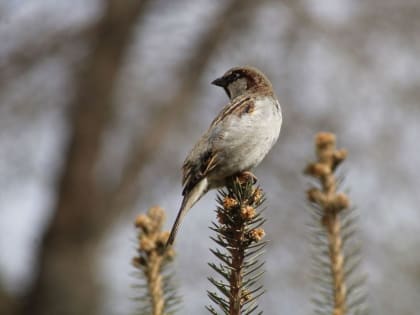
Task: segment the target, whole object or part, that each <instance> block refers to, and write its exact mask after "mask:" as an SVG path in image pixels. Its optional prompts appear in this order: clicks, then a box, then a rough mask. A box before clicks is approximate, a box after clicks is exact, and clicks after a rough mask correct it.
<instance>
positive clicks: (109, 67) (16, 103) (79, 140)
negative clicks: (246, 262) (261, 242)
mask: <svg viewBox="0 0 420 315" xmlns="http://www.w3.org/2000/svg"><path fill="white" fill-rule="evenodd" d="M419 30H420V2H419V1H416V0H405V1H400V0H364V1H360V0H359V1H350V0H341V1H337V0H324V1H310V0H288V1H286V0H285V1H274V0H273V1H270V0H267V1H255V0H231V1H222V0H218V1H205V0H179V1H169V0H157V1H147V0H144V1H134V0H124V1H121V0H102V1H101V0H90V1H83V0H74V1H66V0H32V1H29V0H26V1H25V0H3V1H1V2H0V313H1V314H11V315H14V314H35V315H37V314H39V315H40V314H43V315H45V314H46V315H50V314H51V315H57V314H60V315H61V314H64V315H66V314H105V315H117V314H132V313H133V311H134V309H135V307H136V304H135V303H134V302H133V301H131V298H132V297H135V296H136V292H135V290H133V289H132V288H131V287H130V286H131V285H133V284H135V283H136V281H137V280H136V279H135V278H134V277H133V275H132V272H133V268H132V267H131V265H130V261H131V258H132V257H133V255H134V254H135V245H136V244H135V237H136V236H135V230H134V227H133V221H134V218H135V217H136V215H137V214H139V213H142V212H145V211H146V210H147V209H148V208H149V207H150V206H153V205H156V204H158V205H160V206H162V207H164V208H165V209H166V210H167V212H168V222H167V227H168V228H169V227H170V224H171V223H172V221H173V219H174V217H175V215H176V212H177V210H178V207H179V204H180V202H181V171H180V167H181V165H182V162H183V159H184V157H185V156H186V154H187V152H188V150H189V149H190V148H191V147H192V145H193V144H194V143H195V141H196V140H197V139H198V137H199V136H200V134H201V133H202V132H204V131H205V130H206V129H207V127H208V125H209V123H210V122H211V120H212V119H213V117H214V116H215V115H216V113H217V112H218V111H219V110H220V109H221V108H222V106H224V105H225V104H226V102H227V97H226V95H225V94H224V92H223V90H222V89H220V88H217V87H214V86H211V85H210V84H209V82H211V81H212V80H213V79H215V78H216V77H218V76H220V75H221V74H223V73H224V72H225V71H226V70H227V69H228V68H230V67H232V66H236V65H243V64H250V65H254V66H257V67H258V68H260V69H261V70H263V71H264V72H265V73H266V74H267V76H268V77H269V78H270V79H271V80H272V82H273V85H274V87H275V90H276V93H277V94H278V96H279V99H280V102H281V104H282V108H283V115H284V123H283V128H282V132H281V136H280V139H279V142H278V144H277V145H276V146H275V148H274V149H273V150H272V152H271V153H270V154H269V156H268V157H267V158H266V159H265V161H264V162H263V163H262V164H261V165H260V167H258V168H257V169H256V171H255V174H256V175H257V176H258V178H259V180H260V184H261V185H262V187H263V189H264V190H265V192H266V194H267V198H268V202H267V207H268V209H267V211H266V212H265V216H266V217H267V219H268V222H267V225H266V232H267V239H269V240H270V243H269V246H268V249H267V253H266V259H267V265H266V269H267V274H266V276H265V280H264V285H265V288H266V290H267V293H266V294H265V295H264V296H263V297H262V300H261V307H262V309H264V310H265V312H266V313H267V314H296V315H304V314H310V313H311V310H312V307H311V304H310V297H311V279H310V276H311V273H310V268H311V263H310V248H309V245H308V240H307V238H308V230H307V227H306V226H305V224H306V223H307V222H308V220H309V215H308V213H307V212H306V210H305V200H304V198H305V193H304V191H305V189H306V188H307V184H306V179H305V178H304V177H303V176H302V169H303V168H304V166H305V165H306V163H307V162H308V161H310V160H312V159H313V158H314V156H313V137H314V135H315V133H316V132H318V131H321V130H324V131H331V132H334V133H335V134H336V135H337V137H338V146H339V147H345V148H347V149H348V150H349V152H350V156H349V159H348V160H347V161H346V163H345V166H344V168H345V169H346V181H345V185H344V186H345V187H348V188H350V197H351V200H352V203H353V204H355V205H357V208H358V211H359V213H360V222H359V223H360V233H359V238H360V239H361V241H362V243H363V253H364V256H363V270H364V272H365V273H366V274H367V275H368V282H367V291H368V294H369V304H370V309H371V312H372V314H384V315H391V314H392V315H393V314H400V315H410V314H417V312H418V309H420V299H419V296H420V251H419V250H418V249H419V248H420V206H419V205H420V194H419V187H420V140H419V139H420V66H419V56H420V37H419ZM214 197H215V193H214V192H212V193H209V194H208V195H207V196H206V197H205V198H204V199H203V200H202V201H201V202H200V203H198V204H197V205H196V206H195V207H194V209H193V210H192V211H191V212H190V214H189V216H188V217H187V218H186V220H185V221H184V224H183V226H182V229H181V231H180V233H179V237H178V240H177V244H176V247H177V252H178V257H177V261H176V263H175V268H176V272H177V278H178V281H179V285H180V293H181V294H182V295H183V296H184V309H183V311H182V312H181V313H183V314H206V312H207V311H206V310H205V309H204V305H206V304H208V303H209V301H208V299H207V296H206V290H207V289H210V288H211V286H210V284H209V283H208V281H207V280H206V276H207V275H209V274H210V268H209V267H208V266H207V262H208V261H214V258H213V257H212V256H211V255H210V253H209V250H208V248H209V246H212V244H211V241H210V240H209V238H208V237H209V235H210V231H209V230H208V229H207V226H208V225H209V222H210V221H211V220H213V219H214V216H215V215H214V212H213V211H212V210H213V209H214V208H215V201H214Z"/></svg>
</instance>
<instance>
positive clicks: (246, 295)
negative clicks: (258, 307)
mask: <svg viewBox="0 0 420 315" xmlns="http://www.w3.org/2000/svg"><path fill="white" fill-rule="evenodd" d="M251 299H252V294H251V292H249V291H248V290H245V289H244V290H242V292H241V302H242V303H245V302H247V301H249V300H251Z"/></svg>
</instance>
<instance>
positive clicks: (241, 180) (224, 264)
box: [207, 172, 265, 315]
mask: <svg viewBox="0 0 420 315" xmlns="http://www.w3.org/2000/svg"><path fill="white" fill-rule="evenodd" d="M254 181H255V177H254V176H253V175H252V174H251V173H249V172H245V173H243V174H240V175H239V176H237V177H233V178H231V179H229V181H228V184H227V189H226V190H221V191H219V195H218V203H219V206H218V208H217V210H216V212H217V220H218V223H214V222H213V226H212V227H210V228H211V229H212V230H213V231H215V232H216V236H215V237H212V240H213V241H214V242H215V243H216V244H217V245H218V246H219V247H221V248H218V249H211V252H212V253H213V254H214V255H215V256H216V257H217V258H218V259H219V261H220V263H219V264H215V263H209V266H210V267H211V268H212V269H213V270H214V271H216V273H217V274H218V275H220V276H221V277H222V279H223V280H216V279H214V278H209V281H210V282H211V283H212V284H213V285H214V286H215V287H216V288H217V290H218V292H219V293H216V292H208V296H209V298H210V299H211V300H212V301H213V302H214V303H215V304H216V305H218V306H219V308H220V310H222V312H223V314H229V315H239V314H253V312H254V311H256V310H257V308H258V304H257V301H256V299H257V298H258V297H259V296H260V295H261V294H263V292H264V291H263V287H262V286H259V285H258V282H259V280H260V278H261V277H262V275H263V273H264V272H263V271H261V269H262V267H263V265H264V263H263V262H260V261H259V258H260V256H261V254H262V252H263V248H264V245H265V242H262V241H261V240H262V239H263V237H264V236H265V232H264V230H263V229H262V227H261V225H262V224H263V223H264V219H263V218H262V217H261V213H260V212H258V211H257V208H258V207H259V206H260V205H261V204H262V202H263V201H264V194H263V192H262V190H261V189H260V188H258V187H254V186H253V184H255V183H254ZM207 309H208V310H209V311H210V312H211V313H212V314H217V312H216V310H215V309H214V308H213V307H212V306H208V307H207ZM259 314H261V313H259Z"/></svg>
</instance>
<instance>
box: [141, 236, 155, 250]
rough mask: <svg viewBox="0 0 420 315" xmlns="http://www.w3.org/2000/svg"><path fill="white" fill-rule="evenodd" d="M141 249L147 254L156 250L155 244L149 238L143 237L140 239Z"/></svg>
mask: <svg viewBox="0 0 420 315" xmlns="http://www.w3.org/2000/svg"><path fill="white" fill-rule="evenodd" d="M140 249H141V250H143V251H145V252H151V251H152V250H153V249H155V243H154V242H153V240H151V239H150V238H149V237H142V238H141V239H140Z"/></svg>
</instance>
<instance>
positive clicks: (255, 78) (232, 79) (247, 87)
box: [212, 66, 272, 99]
mask: <svg viewBox="0 0 420 315" xmlns="http://www.w3.org/2000/svg"><path fill="white" fill-rule="evenodd" d="M212 84H214V85H217V86H220V87H222V88H223V89H224V90H225V92H226V94H227V95H228V96H229V98H230V99H234V98H235V97H237V96H240V95H244V94H248V93H258V92H261V93H267V92H271V91H272V85H271V83H270V81H269V80H268V79H267V77H266V76H265V75H264V74H263V73H262V72H261V71H260V70H258V69H256V68H254V67H251V66H243V67H235V68H232V69H230V70H228V71H227V72H226V73H225V74H224V75H223V76H221V77H220V78H218V79H216V80H214V81H213V82H212Z"/></svg>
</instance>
